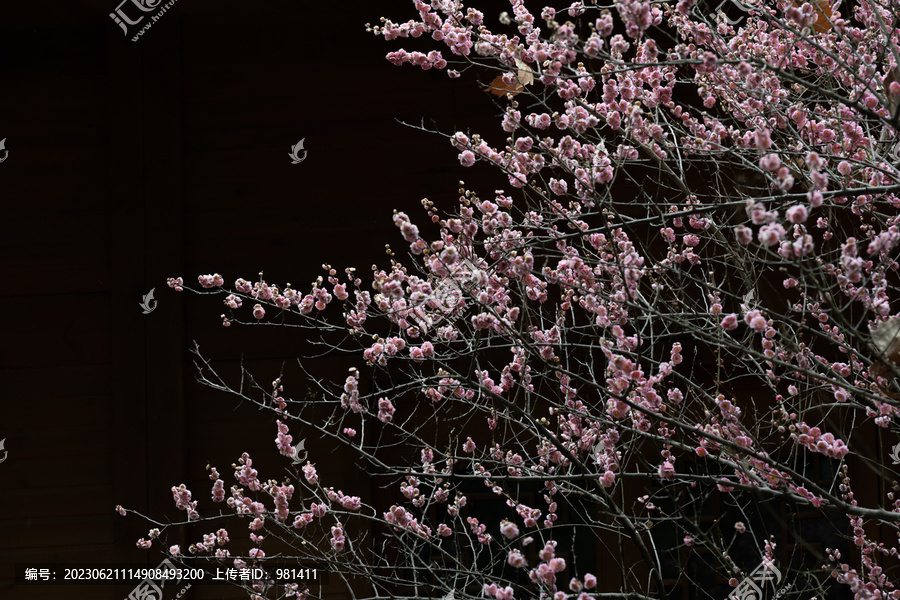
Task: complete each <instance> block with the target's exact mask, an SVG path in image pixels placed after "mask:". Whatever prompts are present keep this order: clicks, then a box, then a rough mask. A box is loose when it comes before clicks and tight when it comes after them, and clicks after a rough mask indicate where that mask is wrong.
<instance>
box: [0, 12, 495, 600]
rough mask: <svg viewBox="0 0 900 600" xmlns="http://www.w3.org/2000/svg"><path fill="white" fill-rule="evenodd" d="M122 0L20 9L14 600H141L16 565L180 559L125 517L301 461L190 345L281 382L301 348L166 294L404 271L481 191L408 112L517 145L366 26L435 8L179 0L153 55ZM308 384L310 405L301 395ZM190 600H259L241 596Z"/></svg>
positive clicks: (0, 187) (13, 262) (3, 296)
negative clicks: (441, 213)
mask: <svg viewBox="0 0 900 600" xmlns="http://www.w3.org/2000/svg"><path fill="white" fill-rule="evenodd" d="M119 1H120V0H28V1H26V2H19V3H12V2H5V3H4V5H3V7H2V8H0V139H3V138H5V139H6V149H7V150H8V155H7V156H8V157H7V160H6V161H5V162H3V163H0V199H2V208H3V212H4V215H3V217H2V218H0V227H2V229H0V244H2V246H0V247H2V252H0V334H2V345H0V439H5V440H6V441H5V446H6V450H7V452H8V454H7V455H6V456H7V458H6V460H5V461H4V462H2V463H0V597H3V598H15V599H19V598H22V599H24V598H29V599H31V598H34V599H38V598H57V597H60V595H63V596H64V597H66V598H73V599H75V598H91V599H103V600H105V599H110V600H113V599H114V600H121V599H122V598H124V597H125V596H127V594H128V593H129V592H130V591H131V589H132V588H133V586H130V585H128V586H109V585H107V586H90V587H71V586H66V587H57V586H52V587H49V586H38V585H35V584H32V585H24V584H18V585H17V584H15V583H14V580H13V572H14V571H13V569H14V567H15V565H17V564H19V565H32V564H38V563H46V562H55V563H70V562H88V563H96V564H98V565H104V564H110V563H115V562H119V563H121V562H130V563H141V564H145V565H147V566H155V565H157V564H158V563H159V562H160V560H161V558H162V556H161V554H160V553H159V550H158V549H154V550H151V551H145V550H139V549H137V548H136V547H135V541H136V540H137V539H138V538H140V537H145V536H146V535H147V530H148V528H149V525H148V523H147V522H145V521H144V520H143V519H141V518H139V517H136V516H131V515H129V516H128V517H127V518H122V517H120V516H118V515H117V514H116V513H115V512H114V507H115V506H116V505H117V504H122V505H123V506H126V507H127V508H130V509H134V510H137V511H138V512H140V513H142V514H144V515H148V516H150V517H153V518H155V519H159V520H161V521H165V520H167V519H172V520H180V519H182V518H183V516H184V514H183V512H182V511H177V510H175V507H174V503H173V501H172V495H171V492H170V488H171V487H172V486H173V485H178V484H180V483H182V482H183V483H186V484H188V486H189V487H190V488H191V489H192V490H193V491H194V499H196V500H199V502H200V507H201V509H202V508H203V507H204V506H206V507H207V508H209V505H210V504H211V501H210V500H209V485H210V482H209V480H208V479H207V478H206V475H207V472H206V470H205V466H206V465H207V463H211V464H213V465H214V466H217V467H218V469H219V472H220V473H222V474H223V475H224V476H225V477H226V481H229V482H230V481H231V480H232V477H231V473H230V469H229V468H228V467H229V465H230V464H231V463H233V462H235V461H236V460H237V458H238V457H239V456H240V454H241V452H243V451H248V452H250V454H251V456H254V457H255V464H254V466H258V467H259V469H260V473H261V474H263V475H267V474H268V475H272V474H273V472H274V471H277V470H278V469H281V468H282V466H283V465H282V464H281V463H279V462H278V457H277V454H276V453H275V448H274V443H273V439H274V437H275V433H276V430H275V426H274V423H273V420H272V418H271V416H270V415H269V414H268V413H264V412H259V411H257V410H255V409H254V408H252V407H249V406H241V405H239V404H238V403H237V402H236V401H235V400H234V399H233V398H232V397H229V396H227V395H225V394H222V393H218V392H214V391H211V390H208V389H207V388H204V387H202V386H200V385H199V384H197V383H196V382H195V381H194V376H195V370H194V367H193V366H192V363H191V358H192V357H191V356H190V355H189V353H188V350H189V348H190V347H191V346H192V344H193V341H194V340H196V341H197V342H198V343H199V344H200V347H201V349H202V350H203V351H204V353H205V354H206V355H207V356H208V357H211V358H213V359H215V360H216V361H217V363H216V364H217V365H218V366H219V367H221V368H222V369H223V370H224V371H225V372H234V369H235V368H236V367H237V365H238V364H239V361H240V360H241V359H242V358H243V360H244V364H245V366H247V367H248V368H249V369H250V370H251V371H253V372H254V373H256V374H257V375H258V376H259V380H260V381H261V382H266V384H268V382H269V381H271V380H272V379H273V378H274V376H275V375H277V373H278V372H279V369H280V367H281V365H282V363H283V362H284V361H286V360H290V359H291V358H292V357H293V356H295V355H296V353H297V349H298V348H299V347H300V345H301V344H300V343H299V340H298V339H297V338H296V336H298V335H302V334H300V333H297V332H292V331H274V330H272V329H269V328H266V329H262V328H250V329H244V330H241V329H240V328H235V327H232V328H230V329H225V328H223V327H222V325H221V320H220V318H219V314H220V313H222V312H224V307H223V306H222V304H221V296H217V297H199V298H198V297H196V296H191V295H188V294H178V293H176V292H174V291H172V290H170V289H168V288H167V287H166V278H167V277H173V276H178V275H181V276H183V277H184V279H185V281H186V282H187V283H188V284H189V285H192V286H194V287H197V280H196V277H197V275H199V274H205V273H214V272H219V273H221V274H222V275H223V276H224V278H225V280H226V282H227V284H228V285H231V284H232V283H233V281H234V280H235V279H236V278H237V277H245V278H247V279H252V278H254V277H255V276H256V275H257V273H258V272H259V271H261V270H263V271H265V278H266V280H267V281H269V282H271V283H278V284H284V283H285V282H291V283H293V284H294V287H297V288H301V289H302V288H306V287H308V284H309V283H310V282H311V281H313V280H314V279H315V278H316V277H317V276H319V275H320V274H322V269H321V264H322V263H323V262H329V263H330V264H332V265H333V266H335V267H336V268H339V269H342V268H343V267H345V266H349V265H355V266H358V267H359V268H360V270H361V271H363V272H365V271H368V269H369V266H370V265H371V264H372V263H373V262H378V263H379V264H380V265H382V266H383V265H385V264H386V258H385V253H384V244H385V243H388V242H390V243H392V244H393V245H394V247H395V248H398V249H402V248H404V247H405V246H406V244H405V242H403V240H402V237H401V236H400V234H399V232H398V230H397V229H396V228H395V227H394V226H393V224H392V222H391V213H392V210H393V209H395V208H396V209H400V210H405V211H406V212H408V213H409V214H410V216H412V217H413V218H414V220H418V221H420V222H423V221H424V220H425V214H424V211H423V210H422V209H421V205H420V203H419V202H420V200H421V199H422V198H423V197H426V196H427V197H429V198H430V199H432V200H434V201H435V202H437V203H438V204H439V205H442V206H443V207H446V208H450V207H452V206H453V204H454V203H455V198H456V189H457V182H458V181H459V179H460V178H461V177H463V176H466V177H467V181H469V182H472V181H474V179H473V177H477V176H478V175H477V173H475V172H476V171H477V169H473V170H468V171H465V172H464V171H463V169H462V168H461V167H460V166H459V164H458V162H457V159H456V152H455V151H454V150H453V149H452V148H451V147H450V145H449V144H448V143H447V142H446V141H445V140H443V139H442V138H440V137H438V136H435V135H431V134H428V133H424V132H421V131H416V130H414V129H411V128H409V127H405V126H404V125H402V124H400V123H398V122H397V119H401V120H405V121H408V122H413V123H419V122H420V120H421V119H422V118H425V119H426V120H428V119H431V120H433V125H434V126H436V127H437V128H438V129H440V130H441V131H444V132H448V133H452V132H453V131H454V130H455V129H456V128H463V129H467V128H468V127H469V126H471V127H472V128H473V129H479V128H480V129H481V130H495V129H496V126H492V123H493V122H494V116H493V115H495V114H496V113H497V108H496V107H495V106H494V105H493V103H492V102H491V100H490V98H489V97H488V95H486V94H485V93H484V92H483V91H482V90H481V89H480V87H479V83H478V81H477V79H478V78H477V77H474V76H469V75H466V76H464V77H463V79H461V80H456V81H453V80H450V79H448V78H447V77H446V74H445V73H443V72H441V73H435V72H423V71H421V70H420V69H418V68H414V67H410V66H404V67H402V68H398V67H396V66H394V65H392V64H390V63H389V62H387V61H386V60H385V59H384V55H385V54H386V53H387V52H388V51H391V50H394V49H397V48H399V47H401V46H404V47H407V48H414V47H415V44H414V43H412V44H410V43H409V42H410V41H409V40H406V42H407V44H405V45H404V44H401V43H400V41H395V42H391V43H386V42H385V41H384V40H383V39H382V38H377V37H375V36H374V35H372V34H370V33H366V31H365V23H367V22H371V23H373V24H374V23H378V19H379V17H380V16H388V17H391V18H393V19H394V20H398V21H406V20H407V19H409V18H413V17H415V16H416V12H415V10H414V8H413V6H412V2H408V1H406V0H390V1H386V0H379V2H377V3H374V2H365V1H354V2H340V3H331V2H309V1H306V0H304V1H300V0H254V1H252V2H237V1H234V0H224V1H223V0H215V1H212V0H178V2H176V4H175V5H174V7H172V8H171V9H169V10H168V11H167V12H166V13H165V14H162V16H161V17H160V18H159V19H158V21H156V22H155V24H154V25H153V26H152V27H151V28H150V29H149V30H147V31H146V32H145V33H144V34H143V36H142V37H141V38H140V39H138V41H136V42H133V41H131V36H132V35H134V34H135V33H136V32H137V31H138V30H139V28H140V27H141V26H142V25H143V24H144V23H146V21H147V20H146V19H145V20H144V21H143V22H142V23H141V24H139V25H137V26H133V27H130V28H129V35H128V37H126V36H125V35H124V34H123V32H122V30H121V29H120V28H119V27H118V26H117V25H116V24H115V23H114V22H113V20H112V19H111V18H110V17H109V13H111V12H113V11H114V10H115V9H116V7H117V6H118V3H119ZM125 9H126V10H130V14H135V11H134V9H133V8H129V7H125ZM499 10H500V9H498V11H499ZM148 14H149V15H153V14H156V13H148ZM487 78H489V77H487ZM481 79H486V77H484V76H482V77H481ZM426 124H428V122H427V121H426ZM301 138H305V148H306V150H307V151H308V155H307V158H306V160H305V161H303V162H302V163H300V164H296V165H294V164H291V160H290V158H289V156H288V154H289V151H290V149H291V147H292V146H293V145H294V144H296V143H297V142H298V141H299V140H300V139H301ZM491 189H492V188H491ZM151 289H155V298H156V300H157V301H158V305H157V308H156V309H155V310H154V311H153V312H152V313H150V314H148V315H144V314H142V309H141V308H140V306H139V303H140V302H141V301H142V298H143V296H144V294H147V293H148V292H149V291H150V290H151ZM311 368H312V369H313V370H317V373H318V374H320V375H321V376H322V377H325V378H328V377H335V378H336V377H340V378H341V379H343V377H344V376H345V374H346V365H343V364H340V365H339V364H332V363H326V362H324V361H321V364H319V365H314V366H313V367H311ZM229 369H230V371H229ZM285 383H286V386H287V390H286V393H288V394H297V395H302V381H296V380H288V381H286V382H285ZM294 433H295V436H297V437H302V432H297V431H295V432H294ZM298 434H299V435H298ZM317 443H318V442H317V441H316V440H314V439H310V441H309V443H308V445H307V448H308V449H309V450H310V451H311V452H314V453H317V456H318V459H317V460H316V462H317V464H318V465H319V470H320V471H321V472H323V477H324V476H328V477H329V478H330V480H331V481H332V482H334V483H336V484H337V483H339V482H341V481H342V469H341V460H342V456H341V455H340V454H339V453H338V452H337V451H336V450H334V449H333V448H328V447H322V446H317ZM0 457H2V454H0ZM281 460H282V461H283V459H281ZM267 467H268V469H267ZM347 483H348V485H350V486H351V487H352V486H353V485H354V484H356V486H357V487H359V486H360V485H364V482H363V483H360V482H358V481H355V482H347ZM229 485H230V483H229ZM204 532H206V530H205V529H204V531H202V532H201V531H197V532H196V533H195V535H194V536H192V537H196V538H197V539H187V540H185V546H184V547H185V548H186V546H187V544H188V543H190V542H192V541H198V539H199V537H200V533H204ZM187 597H188V598H221V597H246V596H245V595H244V594H243V593H238V592H237V590H230V589H229V588H227V586H226V587H222V586H218V585H216V586H210V587H206V588H200V587H195V588H194V589H191V590H190V591H189V592H188V595H187Z"/></svg>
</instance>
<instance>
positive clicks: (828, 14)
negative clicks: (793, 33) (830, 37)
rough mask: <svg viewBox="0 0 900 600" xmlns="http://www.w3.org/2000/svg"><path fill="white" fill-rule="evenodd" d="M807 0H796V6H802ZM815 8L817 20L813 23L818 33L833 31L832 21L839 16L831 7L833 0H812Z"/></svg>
mask: <svg viewBox="0 0 900 600" xmlns="http://www.w3.org/2000/svg"><path fill="white" fill-rule="evenodd" d="M805 2H806V0H794V6H796V7H798V8H799V7H800V6H802V5H803V4H804V3H805ZM811 4H812V6H813V10H814V11H816V22H815V23H813V30H814V31H815V32H816V33H824V32H826V31H831V22H832V21H833V20H834V18H835V17H836V16H837V13H835V11H834V9H833V8H832V7H831V0H812V2H811Z"/></svg>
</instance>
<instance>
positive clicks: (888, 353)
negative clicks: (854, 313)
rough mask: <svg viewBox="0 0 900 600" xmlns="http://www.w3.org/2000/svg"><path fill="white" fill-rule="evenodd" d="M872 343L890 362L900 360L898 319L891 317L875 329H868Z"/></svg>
mask: <svg viewBox="0 0 900 600" xmlns="http://www.w3.org/2000/svg"><path fill="white" fill-rule="evenodd" d="M870 331H871V333H872V343H873V344H875V347H876V348H878V351H879V352H881V354H882V355H884V358H885V359H887V360H888V361H890V362H898V359H900V317H892V318H890V319H888V320H887V321H884V322H883V323H880V324H879V325H878V326H877V327H875V328H870Z"/></svg>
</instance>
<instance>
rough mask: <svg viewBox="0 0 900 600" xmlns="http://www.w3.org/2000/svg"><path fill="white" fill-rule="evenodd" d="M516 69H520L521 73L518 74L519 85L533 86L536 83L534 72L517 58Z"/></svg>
mask: <svg viewBox="0 0 900 600" xmlns="http://www.w3.org/2000/svg"><path fill="white" fill-rule="evenodd" d="M516 67H518V68H519V71H518V72H517V73H516V78H517V79H518V80H519V83H521V84H522V85H531V84H532V83H534V71H532V70H531V68H529V66H528V65H527V64H525V61H523V60H522V59H520V58H517V59H516Z"/></svg>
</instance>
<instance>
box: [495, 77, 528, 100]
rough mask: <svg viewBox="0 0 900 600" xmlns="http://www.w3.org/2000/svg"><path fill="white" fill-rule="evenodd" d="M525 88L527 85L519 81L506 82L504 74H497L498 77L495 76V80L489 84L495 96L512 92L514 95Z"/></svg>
mask: <svg viewBox="0 0 900 600" xmlns="http://www.w3.org/2000/svg"><path fill="white" fill-rule="evenodd" d="M524 89H525V86H523V85H522V84H521V83H519V82H518V81H513V83H512V85H510V84H508V83H506V81H504V80H503V75H497V76H496V77H494V80H493V81H491V83H490V85H489V86H488V91H489V92H490V93H492V94H494V95H495V96H505V95H507V94H512V95H513V96H515V95H516V94H518V93H519V92H521V91H522V90H524Z"/></svg>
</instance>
